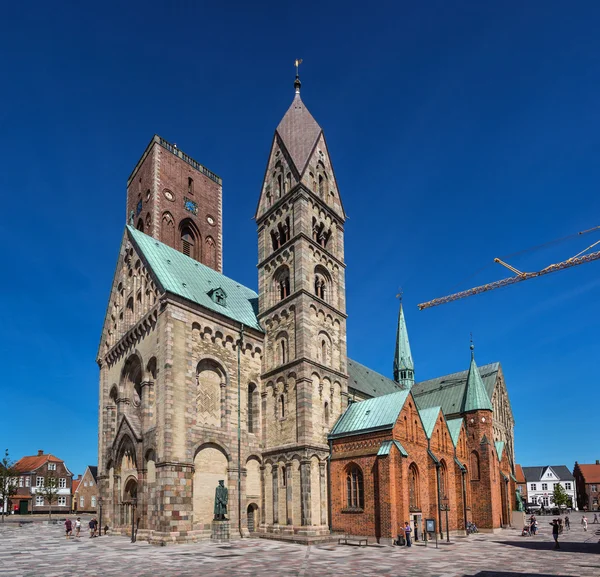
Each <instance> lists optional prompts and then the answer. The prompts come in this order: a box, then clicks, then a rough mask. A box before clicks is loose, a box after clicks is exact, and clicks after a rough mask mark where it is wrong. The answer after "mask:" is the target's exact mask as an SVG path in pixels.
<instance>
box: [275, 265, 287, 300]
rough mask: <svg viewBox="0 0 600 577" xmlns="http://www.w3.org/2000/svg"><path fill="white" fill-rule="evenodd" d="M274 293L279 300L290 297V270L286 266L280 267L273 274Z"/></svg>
mask: <svg viewBox="0 0 600 577" xmlns="http://www.w3.org/2000/svg"><path fill="white" fill-rule="evenodd" d="M274 280H275V292H276V294H277V296H278V298H279V300H283V299H285V298H287V297H289V296H290V269H288V267H287V266H283V267H281V268H280V269H279V270H278V271H277V272H276V273H275V277H274Z"/></svg>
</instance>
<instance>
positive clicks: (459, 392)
mask: <svg viewBox="0 0 600 577" xmlns="http://www.w3.org/2000/svg"><path fill="white" fill-rule="evenodd" d="M478 370H479V374H480V376H481V380H482V382H483V386H484V388H485V391H486V393H487V395H488V397H489V398H490V399H491V398H492V394H493V392H494V386H495V384H496V379H497V375H498V371H499V370H500V363H490V364H488V365H483V366H481V367H478ZM468 374H469V371H468V370H466V371H460V372H458V373H452V374H450V375H444V376H443V377H438V378H436V379H430V380H427V381H421V382H420V383H415V384H414V386H413V387H412V393H413V396H414V397H415V402H416V403H417V406H418V407H419V408H427V407H436V406H440V407H442V409H443V411H444V414H445V415H454V414H457V413H460V411H461V407H462V401H463V398H464V394H465V387H466V384H467V377H468Z"/></svg>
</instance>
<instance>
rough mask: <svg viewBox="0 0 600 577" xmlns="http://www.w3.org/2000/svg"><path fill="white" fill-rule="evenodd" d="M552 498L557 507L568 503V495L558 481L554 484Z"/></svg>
mask: <svg viewBox="0 0 600 577" xmlns="http://www.w3.org/2000/svg"><path fill="white" fill-rule="evenodd" d="M552 500H553V501H554V504H555V505H556V506H557V507H562V506H563V505H564V506H566V505H568V503H569V495H567V492H566V491H565V488H564V487H563V486H562V485H561V484H560V483H556V484H555V485H554V493H553V494H552Z"/></svg>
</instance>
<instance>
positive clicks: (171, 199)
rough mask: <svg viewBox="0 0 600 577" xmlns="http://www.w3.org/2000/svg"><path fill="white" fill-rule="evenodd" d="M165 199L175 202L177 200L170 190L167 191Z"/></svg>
mask: <svg viewBox="0 0 600 577" xmlns="http://www.w3.org/2000/svg"><path fill="white" fill-rule="evenodd" d="M165 198H166V199H167V200H170V201H171V202H173V201H174V200H175V196H174V195H173V193H172V192H171V191H170V190H165Z"/></svg>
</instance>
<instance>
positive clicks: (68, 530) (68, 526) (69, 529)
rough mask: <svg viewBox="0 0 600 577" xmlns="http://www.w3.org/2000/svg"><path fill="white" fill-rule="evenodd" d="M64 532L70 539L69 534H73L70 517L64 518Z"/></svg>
mask: <svg viewBox="0 0 600 577" xmlns="http://www.w3.org/2000/svg"><path fill="white" fill-rule="evenodd" d="M65 534H66V536H67V539H70V538H71V535H72V534H73V523H71V519H66V520H65Z"/></svg>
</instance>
